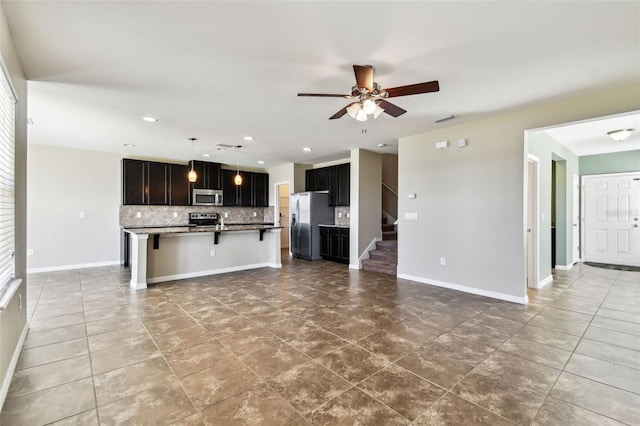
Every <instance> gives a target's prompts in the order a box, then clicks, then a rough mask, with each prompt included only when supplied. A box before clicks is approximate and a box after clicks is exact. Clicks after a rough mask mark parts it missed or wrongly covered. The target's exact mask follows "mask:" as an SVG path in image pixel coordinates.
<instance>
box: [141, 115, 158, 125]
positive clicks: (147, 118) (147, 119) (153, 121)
mask: <svg viewBox="0 0 640 426" xmlns="http://www.w3.org/2000/svg"><path fill="white" fill-rule="evenodd" d="M142 119H143V120H144V121H148V122H149V123H156V122H157V121H158V119H157V118H155V117H151V116H150V115H145V116H144V117H142Z"/></svg>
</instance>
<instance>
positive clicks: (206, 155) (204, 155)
mask: <svg viewBox="0 0 640 426" xmlns="http://www.w3.org/2000/svg"><path fill="white" fill-rule="evenodd" d="M202 156H203V157H207V158H209V157H211V154H202Z"/></svg>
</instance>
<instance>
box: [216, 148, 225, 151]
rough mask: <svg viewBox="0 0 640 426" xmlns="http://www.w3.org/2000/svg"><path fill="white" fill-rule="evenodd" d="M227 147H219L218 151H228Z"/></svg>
mask: <svg viewBox="0 0 640 426" xmlns="http://www.w3.org/2000/svg"><path fill="white" fill-rule="evenodd" d="M226 150H227V148H218V151H226Z"/></svg>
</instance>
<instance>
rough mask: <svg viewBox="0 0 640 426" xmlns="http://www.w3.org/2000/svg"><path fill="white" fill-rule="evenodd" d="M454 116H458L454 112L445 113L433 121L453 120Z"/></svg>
mask: <svg viewBox="0 0 640 426" xmlns="http://www.w3.org/2000/svg"><path fill="white" fill-rule="evenodd" d="M454 118H456V116H455V115H453V114H449V115H443V116H442V117H436V118H434V119H432V120H431V122H432V123H442V122H443V121H447V120H453V119H454Z"/></svg>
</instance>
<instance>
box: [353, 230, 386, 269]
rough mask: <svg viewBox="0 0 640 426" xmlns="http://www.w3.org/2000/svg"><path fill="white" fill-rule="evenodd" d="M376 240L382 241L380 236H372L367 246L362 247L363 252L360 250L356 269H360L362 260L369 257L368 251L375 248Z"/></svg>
mask: <svg viewBox="0 0 640 426" xmlns="http://www.w3.org/2000/svg"><path fill="white" fill-rule="evenodd" d="M378 241H382V237H374V238H373V240H372V241H371V242H370V243H369V245H368V246H367V248H365V249H364V252H362V254H361V255H360V257H359V258H358V265H360V267H359V268H358V269H362V261H363V260H365V259H369V252H370V251H371V250H375V247H376V243H377V242H378Z"/></svg>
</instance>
